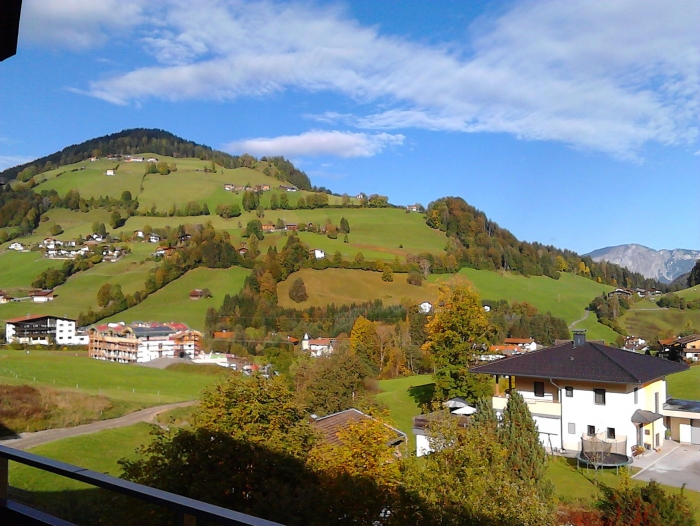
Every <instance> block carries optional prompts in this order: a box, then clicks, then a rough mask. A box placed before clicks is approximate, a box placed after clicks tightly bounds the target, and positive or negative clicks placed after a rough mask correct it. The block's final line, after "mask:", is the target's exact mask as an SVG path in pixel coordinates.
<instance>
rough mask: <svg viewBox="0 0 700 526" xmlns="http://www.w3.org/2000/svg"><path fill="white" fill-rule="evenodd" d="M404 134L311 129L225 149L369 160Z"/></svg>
mask: <svg viewBox="0 0 700 526" xmlns="http://www.w3.org/2000/svg"><path fill="white" fill-rule="evenodd" d="M404 139H405V137H404V136H403V135H400V134H398V135H391V134H389V133H376V134H373V135H370V134H367V133H352V132H341V131H336V130H334V131H323V130H314V131H309V132H305V133H302V134H300V135H282V136H280V137H258V138H256V139H245V140H241V141H234V142H232V143H230V144H228V145H227V147H226V149H227V150H228V151H230V152H234V153H249V154H252V155H284V156H287V157H319V156H326V155H330V156H336V157H346V158H347V157H371V156H373V155H376V154H378V153H380V152H381V151H382V150H383V149H384V148H386V147H388V146H398V145H401V144H403V141H404Z"/></svg>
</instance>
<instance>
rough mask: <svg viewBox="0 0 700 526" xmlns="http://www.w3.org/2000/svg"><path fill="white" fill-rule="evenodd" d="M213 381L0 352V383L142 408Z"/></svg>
mask: <svg viewBox="0 0 700 526" xmlns="http://www.w3.org/2000/svg"><path fill="white" fill-rule="evenodd" d="M216 381H217V378H216V377H212V376H205V375H200V374H190V373H188V372H183V371H168V370H167V369H166V370H161V369H154V368H151V367H142V366H139V365H127V364H119V363H113V362H105V361H100V360H93V359H90V358H87V356H86V355H85V353H75V352H73V351H62V352H49V351H31V352H30V353H29V354H27V353H26V352H25V351H12V350H2V351H0V383H5V384H13V385H18V384H30V385H46V386H48V387H53V388H64V389H75V390H78V391H79V392H82V393H86V394H101V395H103V396H107V397H109V398H112V399H115V400H124V401H127V402H131V403H134V404H137V405H140V406H142V407H147V406H153V405H159V404H168V403H172V402H181V401H184V400H194V399H196V398H198V397H199V394H200V392H201V391H202V390H203V389H204V388H206V387H208V386H209V385H212V384H213V383H216Z"/></svg>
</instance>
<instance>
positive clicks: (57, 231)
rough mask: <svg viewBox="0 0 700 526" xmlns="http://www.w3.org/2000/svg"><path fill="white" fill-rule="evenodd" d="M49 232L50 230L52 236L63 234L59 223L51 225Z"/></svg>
mask: <svg viewBox="0 0 700 526" xmlns="http://www.w3.org/2000/svg"><path fill="white" fill-rule="evenodd" d="M49 232H51V235H52V236H57V235H59V234H63V228H62V227H61V225H59V224H55V225H52V226H51V230H49Z"/></svg>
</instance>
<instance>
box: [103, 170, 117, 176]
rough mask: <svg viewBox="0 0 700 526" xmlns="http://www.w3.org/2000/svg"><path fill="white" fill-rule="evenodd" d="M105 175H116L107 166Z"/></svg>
mask: <svg viewBox="0 0 700 526" xmlns="http://www.w3.org/2000/svg"><path fill="white" fill-rule="evenodd" d="M105 175H116V172H115V171H114V169H112V168H108V169H107V171H106V172H105Z"/></svg>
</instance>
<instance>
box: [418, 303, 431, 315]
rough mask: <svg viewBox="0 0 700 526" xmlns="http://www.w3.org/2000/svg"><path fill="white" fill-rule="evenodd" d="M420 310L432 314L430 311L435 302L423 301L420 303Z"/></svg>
mask: <svg viewBox="0 0 700 526" xmlns="http://www.w3.org/2000/svg"><path fill="white" fill-rule="evenodd" d="M418 310H419V311H421V312H422V313H423V314H430V311H432V310H433V304H432V303H430V302H429V301H424V302H423V303H421V304H420V305H418Z"/></svg>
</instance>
